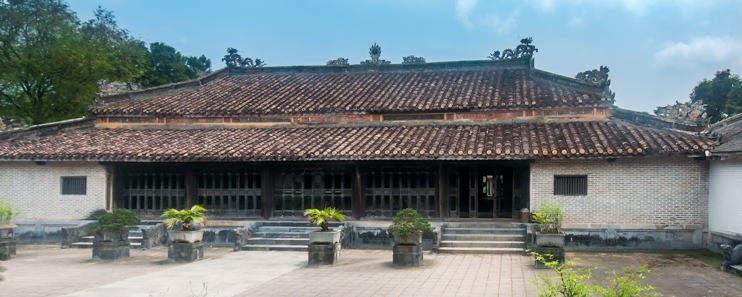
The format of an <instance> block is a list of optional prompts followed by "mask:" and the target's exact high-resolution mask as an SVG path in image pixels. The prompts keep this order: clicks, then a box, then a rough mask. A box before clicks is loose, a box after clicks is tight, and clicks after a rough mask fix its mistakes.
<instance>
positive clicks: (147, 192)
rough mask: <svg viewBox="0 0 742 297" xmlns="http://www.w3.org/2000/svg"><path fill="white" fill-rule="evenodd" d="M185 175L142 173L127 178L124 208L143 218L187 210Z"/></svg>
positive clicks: (124, 179) (122, 187)
mask: <svg viewBox="0 0 742 297" xmlns="http://www.w3.org/2000/svg"><path fill="white" fill-rule="evenodd" d="M185 191H186V190H185V174H183V173H176V172H168V171H155V170H141V171H136V172H131V173H127V174H125V175H124V176H123V181H122V185H121V208H124V209H128V210H131V211H133V212H135V213H136V214H137V215H139V216H142V217H156V218H159V216H160V215H161V214H162V213H163V212H164V211H165V210H166V209H170V208H175V209H184V208H186V207H187V206H186V201H185V196H186V193H185Z"/></svg>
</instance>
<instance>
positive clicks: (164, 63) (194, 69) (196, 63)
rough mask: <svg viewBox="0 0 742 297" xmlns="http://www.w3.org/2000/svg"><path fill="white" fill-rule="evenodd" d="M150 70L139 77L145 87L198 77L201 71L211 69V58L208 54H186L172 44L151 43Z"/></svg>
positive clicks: (149, 53)
mask: <svg viewBox="0 0 742 297" xmlns="http://www.w3.org/2000/svg"><path fill="white" fill-rule="evenodd" d="M147 62H148V63H149V64H148V67H147V68H148V70H147V72H146V73H145V74H144V75H143V76H142V77H141V78H140V79H139V83H141V84H142V85H143V86H145V87H152V86H158V85H164V84H169V83H174V82H179V81H184V80H189V79H194V78H196V77H198V73H199V71H202V72H207V71H209V70H210V69H211V60H210V59H207V58H206V56H204V55H201V56H200V57H195V56H191V57H189V56H184V55H182V54H181V53H180V52H178V51H177V50H175V48H173V47H172V46H169V45H167V44H164V43H162V42H154V43H151V44H150V45H149V52H148V54H147Z"/></svg>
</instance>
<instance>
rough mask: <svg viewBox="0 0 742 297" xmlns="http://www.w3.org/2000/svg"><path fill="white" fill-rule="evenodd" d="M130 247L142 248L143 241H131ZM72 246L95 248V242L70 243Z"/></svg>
mask: <svg viewBox="0 0 742 297" xmlns="http://www.w3.org/2000/svg"><path fill="white" fill-rule="evenodd" d="M129 247H131V248H133V249H140V248H142V243H141V242H129ZM70 248H78V249H92V248H93V242H83V241H80V242H73V243H72V244H70Z"/></svg>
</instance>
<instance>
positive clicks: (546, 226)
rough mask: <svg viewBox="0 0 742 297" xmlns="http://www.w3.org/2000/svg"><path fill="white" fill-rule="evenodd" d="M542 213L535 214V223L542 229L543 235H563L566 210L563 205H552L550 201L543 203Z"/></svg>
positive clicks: (541, 206)
mask: <svg viewBox="0 0 742 297" xmlns="http://www.w3.org/2000/svg"><path fill="white" fill-rule="evenodd" d="M540 208H541V211H539V212H534V213H533V221H534V222H536V223H537V224H539V226H540V227H541V233H546V234H560V233H562V221H563V220H564V209H563V208H562V205H561V204H552V203H551V202H549V201H544V202H541V205H540Z"/></svg>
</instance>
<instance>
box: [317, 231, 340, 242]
mask: <svg viewBox="0 0 742 297" xmlns="http://www.w3.org/2000/svg"><path fill="white" fill-rule="evenodd" d="M338 242H340V230H330V231H314V232H310V233H309V243H338Z"/></svg>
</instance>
